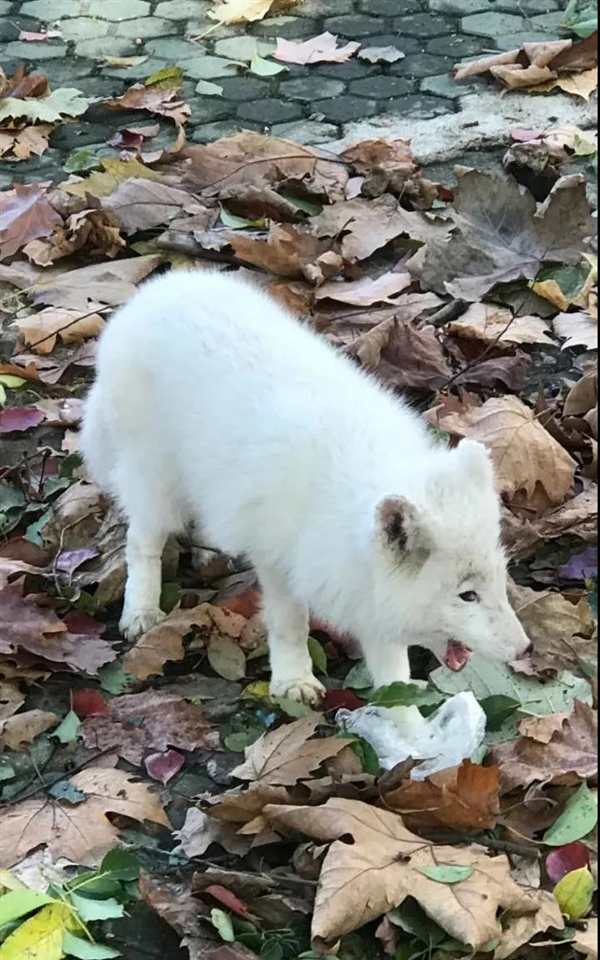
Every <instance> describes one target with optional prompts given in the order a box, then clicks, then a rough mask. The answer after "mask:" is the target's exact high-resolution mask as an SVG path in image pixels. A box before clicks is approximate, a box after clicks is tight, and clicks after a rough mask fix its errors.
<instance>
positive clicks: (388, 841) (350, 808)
mask: <svg viewBox="0 0 600 960" xmlns="http://www.w3.org/2000/svg"><path fill="white" fill-rule="evenodd" d="M263 813H264V815H265V817H266V818H267V820H268V822H269V823H270V825H271V826H272V827H273V828H274V829H276V830H278V831H280V832H284V833H285V832H288V831H289V830H294V831H300V832H301V833H304V834H306V835H308V836H310V837H312V838H313V839H315V840H319V841H320V842H327V841H334V842H333V843H332V845H331V846H330V848H329V850H328V852H327V854H326V856H325V860H324V861H323V866H322V868H321V875H320V878H319V884H318V887H317V895H316V899H315V909H314V915H313V920H312V937H313V943H314V944H315V945H317V946H319V947H321V945H325V944H331V943H333V942H335V941H336V940H337V939H338V938H339V937H340V936H342V935H343V934H345V933H349V932H350V931H352V930H356V929H357V928H358V927H361V926H362V925H363V924H365V923H368V922H369V921H370V920H374V919H376V918H377V917H379V916H380V915H381V914H382V913H385V912H386V911H387V910H389V909H390V908H391V907H397V906H400V904H401V903H402V902H403V901H404V900H405V898H406V897H408V896H411V897H414V898H415V900H417V902H418V903H419V904H420V905H421V906H422V907H423V909H424V910H425V911H426V913H427V914H428V915H429V916H430V917H431V918H432V919H434V920H435V921H436V922H437V923H439V924H440V926H441V927H443V929H444V930H446V931H447V933H449V934H450V935H451V936H453V937H456V939H458V940H459V941H460V942H461V943H465V944H469V945H471V946H472V947H473V948H474V949H475V950H478V949H479V948H480V947H481V946H482V945H483V944H484V943H487V942H488V941H489V940H493V939H495V938H497V937H498V936H499V935H500V934H501V928H500V926H499V924H498V921H497V920H496V911H497V909H498V907H499V906H502V907H503V908H504V910H507V911H516V912H517V913H527V912H534V911H535V909H536V905H535V901H534V900H533V899H531V898H530V897H529V896H528V895H527V894H526V893H524V891H523V890H521V888H520V887H519V886H518V885H517V884H516V883H515V882H514V881H513V880H512V878H511V876H510V865H509V862H508V860H507V858H506V857H505V856H497V857H488V856H487V855H485V854H482V853H481V852H479V851H478V850H475V849H474V850H470V849H468V848H457V847H449V846H433V845H432V844H430V843H427V842H424V841H423V840H422V839H421V838H420V837H417V836H416V835H415V834H413V833H410V832H409V831H408V830H407V829H406V828H405V827H404V825H403V823H402V820H401V819H400V817H398V816H397V815H396V814H393V813H390V812H389V811H386V810H379V809H377V808H375V807H370V806H368V805H367V804H365V803H361V802H359V801H356V800H343V799H337V798H334V799H330V800H328V801H327V803H326V804H325V805H324V806H321V807H301V806H289V807H285V806H284V807H282V806H278V805H269V806H267V807H265V810H264V811H263ZM347 837H351V838H352V841H353V842H352V843H348V842H347V841H345V840H344V839H342V838H347ZM439 866H447V867H463V868H466V867H468V868H470V870H471V871H472V872H470V874H469V876H468V877H467V878H466V879H464V880H462V881H459V882H457V883H453V884H452V885H446V884H444V883H438V882H436V881H435V880H431V879H430V878H429V877H427V876H424V875H423V873H422V872H421V871H422V869H423V868H431V867H439Z"/></svg>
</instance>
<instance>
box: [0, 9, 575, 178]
mask: <svg viewBox="0 0 600 960" xmlns="http://www.w3.org/2000/svg"><path fill="white" fill-rule="evenodd" d="M212 6H213V5H212V4H211V3H210V2H206V0H23V2H18V0H0V15H1V20H2V23H1V28H0V40H1V41H2V42H1V44H0V58H1V60H2V63H3V65H4V69H5V70H6V72H7V73H8V72H12V71H13V69H14V68H15V67H16V65H17V64H18V63H19V62H21V61H23V62H25V63H26V65H27V66H28V67H36V68H39V69H40V70H41V71H42V72H43V73H44V74H45V75H46V76H47V78H48V80H49V81H50V83H51V85H52V86H53V87H58V86H72V87H77V88H78V89H80V90H82V91H83V92H84V93H85V94H86V95H88V96H97V97H107V96H113V95H119V94H121V93H122V92H123V91H124V89H125V88H126V87H127V86H129V85H130V84H131V83H133V82H135V81H136V80H139V79H142V78H145V77H147V76H148V75H149V74H151V73H153V72H154V71H156V70H158V69H160V68H162V67H164V66H166V65H172V64H177V65H178V66H180V67H181V68H182V70H183V72H184V95H185V97H186V99H187V101H188V102H189V104H190V105H191V107H192V116H191V119H190V121H189V123H188V125H187V129H188V136H189V138H190V140H191V141H192V142H198V143H203V142H207V141H210V140H214V139H216V138H218V137H220V136H222V135H224V134H227V133H229V132H232V131H234V130H236V129H239V128H241V127H243V128H247V129H248V128H249V129H254V130H260V131H269V132H272V133H273V134H275V135H278V136H285V137H290V138H291V139H294V140H296V141H298V142H300V143H310V144H325V143H331V142H335V141H339V140H340V139H343V138H346V139H347V138H348V137H351V135H352V131H353V129H355V126H356V124H357V123H358V124H360V123H364V122H365V121H366V122H369V121H370V122H371V123H372V124H373V118H377V119H376V120H375V121H374V127H375V128H377V127H380V128H381V131H382V135H383V136H385V135H389V133H388V132H387V131H388V130H389V129H393V128H394V124H396V123H397V122H400V123H404V125H405V126H406V125H407V124H408V125H409V126H410V125H415V126H416V127H417V128H419V127H420V129H423V123H424V122H425V121H428V120H431V119H432V118H436V117H438V118H439V117H446V118H448V124H451V120H450V117H451V115H454V114H456V113H459V112H460V111H461V110H462V109H464V106H463V103H464V101H465V94H468V93H469V91H470V90H471V91H472V90H473V89H478V90H480V89H481V87H477V88H474V87H470V88H469V86H467V87H466V88H465V86H464V85H456V84H454V83H453V82H452V80H451V79H450V78H449V76H448V71H449V69H450V68H451V66H452V64H453V63H455V62H456V61H457V60H460V59H461V58H465V57H470V56H476V55H479V54H484V53H486V52H493V51H496V50H499V49H505V48H510V47H513V46H515V45H517V44H520V43H521V42H523V41H526V40H545V39H556V38H557V37H558V36H559V35H560V34H559V25H560V22H561V19H562V8H563V7H564V3H563V2H562V0H305V2H304V3H303V4H301V5H300V6H298V7H297V8H295V9H294V10H292V11H291V12H290V13H289V15H286V16H278V17H268V18H266V19H265V20H263V21H260V22H257V23H254V24H251V25H248V24H246V25H245V26H234V27H224V26H218V27H216V28H215V27H214V21H212V20H211V19H209V17H208V11H209V10H210V9H211V7H212ZM49 26H51V27H53V28H55V29H57V30H59V31H60V35H61V36H60V37H59V38H56V39H54V40H50V41H45V42H24V41H22V40H19V39H18V37H19V32H20V31H21V30H27V31H39V30H41V29H44V28H45V27H49ZM211 27H212V28H213V29H212V30H211V29H210V28H211ZM209 30H210V32H209V33H207V31H209ZM324 30H329V31H331V32H332V33H334V34H336V35H337V36H338V37H340V38H341V39H343V40H358V41H360V42H361V44H363V46H369V47H372V46H377V47H381V46H385V47H387V46H390V47H394V48H396V49H398V50H400V51H402V53H403V54H404V57H403V58H402V59H399V60H397V61H396V62H394V63H376V64H371V63H368V62H367V61H365V60H359V59H356V58H355V59H352V60H350V61H349V62H347V63H343V64H339V63H321V64H314V65H311V66H306V67H302V66H295V65H292V64H290V65H289V71H286V72H282V73H281V74H279V75H278V76H275V77H272V78H268V79H261V78H259V77H255V76H253V75H252V74H250V73H248V72H247V69H246V68H245V66H244V64H248V63H249V60H250V58H251V57H252V55H253V54H254V53H255V52H258V53H259V54H261V55H265V54H268V53H270V52H271V51H272V50H273V49H274V47H275V38H276V37H284V38H287V39H294V40H297V39H301V38H308V37H312V36H315V35H317V34H319V33H321V32H322V31H324ZM204 33H207V36H206V37H205V38H204V39H203V40H201V41H199V42H192V41H191V40H190V39H189V38H190V37H197V36H199V35H202V34H204ZM107 54H108V55H111V56H116V57H129V56H132V55H136V54H143V55H147V57H148V59H146V60H145V62H144V63H142V64H140V65H138V66H134V67H129V68H115V67H114V66H113V67H110V66H107V65H106V63H105V60H104V57H105V56H106V55H107ZM207 81H208V82H209V85H208V86H207ZM215 84H216V85H217V86H218V87H219V88H221V89H222V95H208V94H207V90H209V91H212V92H213V94H214V93H216V91H214V90H213V86H214V85H215ZM488 96H489V95H488ZM492 96H493V98H494V100H495V101H496V102H498V101H499V100H500V99H501V98H500V96H499V92H498V91H494V92H493V95H492ZM544 99H545V100H546V103H548V98H539V97H530V98H529V102H530V103H531V104H534V102H536V101H537V102H538V103H539V101H540V100H544ZM561 99H562V100H563V102H564V104H565V109H568V106H569V104H568V101H567V100H566V98H564V97H561ZM467 100H468V97H467ZM572 103H573V102H572V101H571V104H572ZM544 109H546V108H545V107H544ZM581 109H583V108H581V107H577V105H573V110H574V111H575V113H577V110H579V111H581ZM485 110H486V107H485V106H482V108H481V109H480V113H485ZM107 113H108V111H106V110H104V111H103V110H101V109H99V108H98V109H96V108H94V107H92V108H91V109H90V110H89V111H88V113H87V114H86V117H85V119H83V120H78V121H77V122H75V123H72V124H64V125H62V126H61V127H59V128H58V129H57V130H56V132H55V133H54V134H53V136H52V139H51V148H50V149H49V150H48V151H47V152H46V153H45V154H44V155H43V156H42V157H40V158H39V159H32V160H30V161H27V162H25V163H21V164H18V165H14V166H13V165H10V166H9V167H8V168H7V164H3V168H4V169H3V173H2V176H1V177H0V186H3V187H5V186H7V185H8V183H9V182H10V180H12V179H14V178H16V179H20V180H33V179H35V178H36V177H37V178H39V177H48V178H51V177H54V176H55V175H57V174H58V172H59V170H60V167H61V164H62V163H63V162H64V158H65V156H66V155H68V153H69V152H70V151H71V150H73V149H76V148H79V147H83V146H91V147H98V148H100V147H105V146H106V140H107V137H110V135H111V134H112V132H113V131H114V130H116V129H118V128H119V127H122V126H123V125H124V119H123V114H122V113H117V114H115V115H111V116H108V117H107ZM140 116H142V115H140ZM143 119H145V120H146V122H147V114H146V115H145V117H143ZM549 119H552V118H549ZM574 119H575V121H576V122H577V121H578V120H579V121H580V120H581V117H580V116H579V115H577V116H574ZM128 122H129V119H128ZM130 125H131V123H130ZM466 125H468V124H466ZM472 125H473V124H471V126H472ZM446 126H447V125H446V124H441V123H440V122H439V121H438V124H437V129H438V131H439V130H440V127H441V128H442V129H445V127H446ZM448 128H449V129H450V127H448ZM424 129H425V130H426V131H427V129H428V128H427V127H425V128H424ZM370 132H371V134H372V133H373V130H370ZM401 132H402V131H401ZM425 139H427V136H425ZM417 153H418V151H417ZM61 176H62V171H61Z"/></svg>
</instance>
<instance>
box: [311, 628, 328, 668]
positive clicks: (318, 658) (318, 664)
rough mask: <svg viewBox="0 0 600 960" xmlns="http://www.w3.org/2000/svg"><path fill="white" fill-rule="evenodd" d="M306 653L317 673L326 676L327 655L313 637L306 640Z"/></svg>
mask: <svg viewBox="0 0 600 960" xmlns="http://www.w3.org/2000/svg"><path fill="white" fill-rule="evenodd" d="M308 652H309V654H310V659H311V660H312V662H313V666H314V668H315V670H317V672H318V673H324V674H327V654H326V653H325V651H324V649H323V647H322V645H321V644H320V643H319V641H318V640H315V638H314V637H309V638H308Z"/></svg>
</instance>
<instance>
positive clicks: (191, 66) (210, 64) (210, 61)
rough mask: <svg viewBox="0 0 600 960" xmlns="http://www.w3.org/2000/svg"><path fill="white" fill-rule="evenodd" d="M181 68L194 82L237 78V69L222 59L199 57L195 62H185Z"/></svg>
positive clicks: (182, 62)
mask: <svg viewBox="0 0 600 960" xmlns="http://www.w3.org/2000/svg"><path fill="white" fill-rule="evenodd" d="M179 66H180V67H181V69H182V70H183V72H184V73H185V75H186V76H187V77H192V78H193V79H194V80H216V79H217V78H218V77H233V76H237V67H236V65H235V64H233V63H229V61H228V60H222V59H221V57H208V56H199V57H195V58H194V59H193V60H183V61H180V62H179Z"/></svg>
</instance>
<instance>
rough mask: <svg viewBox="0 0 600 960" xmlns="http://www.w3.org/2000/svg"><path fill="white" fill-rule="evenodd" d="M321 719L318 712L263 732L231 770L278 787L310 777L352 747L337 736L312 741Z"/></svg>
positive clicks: (233, 772) (247, 777)
mask: <svg viewBox="0 0 600 960" xmlns="http://www.w3.org/2000/svg"><path fill="white" fill-rule="evenodd" d="M320 721H321V717H320V716H318V715H317V716H314V715H311V716H308V717H301V718H300V720H295V721H294V722H293V723H288V724H285V725H284V726H282V727H279V728H278V729H277V730H271V731H269V732H268V733H263V735H262V736H261V737H259V739H258V740H256V741H255V742H254V743H253V744H252V745H251V746H250V747H247V748H246V759H245V760H244V762H243V763H241V764H240V765H239V766H238V767H236V768H235V769H234V770H232V771H231V776H232V777H237V778H238V780H258V781H260V783H261V784H273V785H277V786H285V785H286V784H294V783H296V782H297V781H298V780H307V779H308V778H309V777H310V775H311V773H312V772H313V771H314V770H316V769H317V768H318V767H319V766H320V765H321V763H323V761H324V760H328V759H329V758H330V757H335V756H337V754H338V753H340V752H341V751H342V750H344V749H345V747H347V746H348V740H343V739H341V738H340V739H338V738H336V737H326V738H325V739H317V740H310V739H309V737H312V735H313V734H314V732H315V730H316V729H317V726H318V725H319V722H320Z"/></svg>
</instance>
